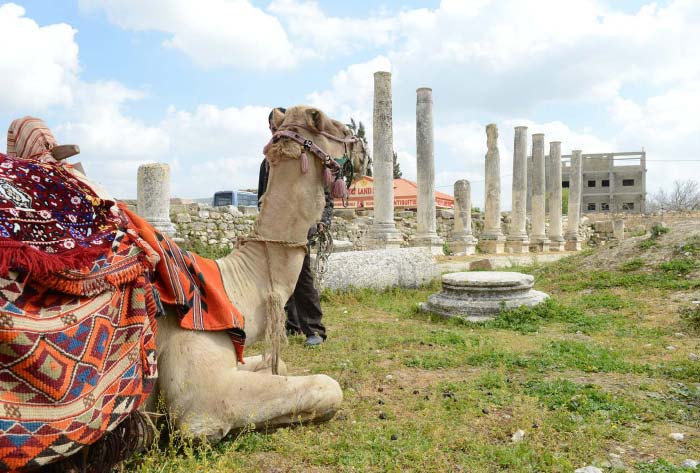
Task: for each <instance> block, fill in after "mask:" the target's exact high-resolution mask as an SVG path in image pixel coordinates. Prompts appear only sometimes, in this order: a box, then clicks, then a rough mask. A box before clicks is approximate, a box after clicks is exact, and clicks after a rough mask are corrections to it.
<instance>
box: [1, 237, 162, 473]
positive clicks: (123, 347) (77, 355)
mask: <svg viewBox="0 0 700 473" xmlns="http://www.w3.org/2000/svg"><path fill="white" fill-rule="evenodd" d="M127 240H128V238H127V235H126V234H125V233H118V234H117V236H116V238H115V243H114V244H113V247H112V250H113V251H111V252H110V255H109V256H107V257H104V258H101V259H100V260H99V261H98V262H96V263H95V264H94V265H93V267H92V268H91V272H92V273H93V274H94V275H95V276H96V278H97V279H105V278H106V277H108V276H114V275H116V274H117V273H121V276H119V277H120V278H121V279H126V280H127V281H126V282H124V283H123V284H121V285H119V286H117V287H115V286H112V285H109V289H106V290H103V291H101V292H100V293H99V294H98V295H93V296H88V297H86V296H82V295H71V294H66V293H65V292H61V291H57V290H55V289H52V288H49V287H47V286H45V285H42V284H41V283H39V282H37V281H35V280H33V279H29V278H28V273H27V272H25V271H22V272H17V271H11V272H9V273H8V274H5V275H4V276H2V277H0V471H4V470H14V469H19V468H34V467H39V466H43V465H46V464H49V463H52V462H54V461H56V460H59V459H61V458H63V457H67V456H70V455H71V454H73V453H75V452H76V451H77V450H79V449H81V448H82V447H84V446H86V445H90V444H92V443H94V442H95V441H97V440H98V439H99V438H100V437H101V436H102V435H103V434H104V433H105V432H108V431H110V430H112V429H113V428H115V427H116V426H117V425H118V424H119V423H120V422H121V421H122V420H124V419H125V418H126V417H127V416H128V415H129V414H130V413H131V412H132V411H133V410H135V409H137V408H138V407H139V405H141V403H142V402H143V401H144V400H145V399H146V397H147V396H148V394H149V393H150V391H151V389H152V387H153V384H154V381H155V379H156V377H157V370H156V358H155V332H156V324H155V320H154V315H155V313H156V312H157V301H156V299H155V298H154V293H153V290H152V286H151V284H150V281H149V271H148V269H147V266H146V264H145V263H144V258H143V251H142V250H141V249H140V248H138V247H136V246H135V245H133V244H132V243H131V242H128V241H127ZM116 268H119V269H116ZM59 280H60V277H59V276H57V277H56V278H55V280H54V281H53V282H54V283H55V282H57V281H59ZM105 287H106V286H105Z"/></svg>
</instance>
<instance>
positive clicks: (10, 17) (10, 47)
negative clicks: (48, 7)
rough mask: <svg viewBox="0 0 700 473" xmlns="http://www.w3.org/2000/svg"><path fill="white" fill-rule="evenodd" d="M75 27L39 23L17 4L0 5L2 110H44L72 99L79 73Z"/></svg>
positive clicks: (25, 111) (0, 103)
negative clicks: (26, 15)
mask: <svg viewBox="0 0 700 473" xmlns="http://www.w3.org/2000/svg"><path fill="white" fill-rule="evenodd" d="M74 36H75V30H74V29H73V28H71V27H70V26H69V25H67V24H65V23H59V24H54V25H48V26H39V25H38V24H37V23H36V21H34V20H32V19H31V18H27V17H25V10H24V8H22V7H21V6H19V5H16V4H13V3H6V4H4V5H0V44H1V45H2V47H0V109H3V111H4V112H10V113H12V112H16V111H22V112H23V113H25V114H29V113H34V114H37V113H40V112H43V111H45V110H46V109H47V108H48V107H50V106H52V105H67V104H70V102H71V100H72V98H73V92H72V87H73V85H74V83H75V81H76V79H77V75H78V73H79V69H80V68H79V64H78V45H77V44H76V42H75V39H74Z"/></svg>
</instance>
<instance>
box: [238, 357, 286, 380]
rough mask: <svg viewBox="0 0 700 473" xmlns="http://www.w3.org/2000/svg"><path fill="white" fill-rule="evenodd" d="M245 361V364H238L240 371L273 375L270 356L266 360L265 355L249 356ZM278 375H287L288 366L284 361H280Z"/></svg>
mask: <svg viewBox="0 0 700 473" xmlns="http://www.w3.org/2000/svg"><path fill="white" fill-rule="evenodd" d="M244 361H245V363H244V364H240V363H239V364H238V369H239V370H240V371H252V372H255V373H260V372H265V373H267V374H271V373H272V367H271V365H270V356H269V355H268V356H267V357H265V359H263V355H255V356H247V357H245V358H244ZM277 373H278V374H280V375H282V376H284V375H286V374H287V365H286V363H285V362H284V361H282V360H279V366H278V367H277Z"/></svg>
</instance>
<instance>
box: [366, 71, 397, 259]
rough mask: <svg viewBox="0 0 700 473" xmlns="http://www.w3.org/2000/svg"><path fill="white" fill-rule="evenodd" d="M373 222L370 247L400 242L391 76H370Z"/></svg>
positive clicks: (380, 246) (394, 244) (391, 246)
mask: <svg viewBox="0 0 700 473" xmlns="http://www.w3.org/2000/svg"><path fill="white" fill-rule="evenodd" d="M373 124H374V136H373V141H372V145H373V151H374V161H373V169H372V171H373V177H374V222H373V223H372V227H371V228H370V230H369V240H370V245H371V246H372V247H374V248H398V247H400V246H401V242H402V241H403V239H402V238H401V234H400V233H399V232H398V230H397V229H396V225H395V224H394V159H393V158H394V136H393V125H392V107H391V73H390V72H375V73H374V119H373Z"/></svg>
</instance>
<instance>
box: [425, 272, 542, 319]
mask: <svg viewBox="0 0 700 473" xmlns="http://www.w3.org/2000/svg"><path fill="white" fill-rule="evenodd" d="M534 280H535V279H534V277H533V276H531V275H529V274H522V273H515V272H498V271H483V272H461V273H448V274H444V275H443V276H442V291H441V292H439V293H436V294H432V295H431V296H430V297H428V302H427V303H425V304H421V309H422V310H424V311H426V312H432V313H435V314H439V315H442V316H444V317H459V318H462V319H465V320H468V321H470V322H483V321H486V320H491V319H493V318H495V317H496V316H497V315H498V314H499V313H500V312H501V311H502V310H503V309H514V308H517V307H521V306H527V307H532V306H535V305H537V304H540V303H541V302H543V301H544V300H545V299H547V298H548V297H549V296H548V295H547V294H545V293H544V292H540V291H535V290H533V289H532V287H533V285H534Z"/></svg>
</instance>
